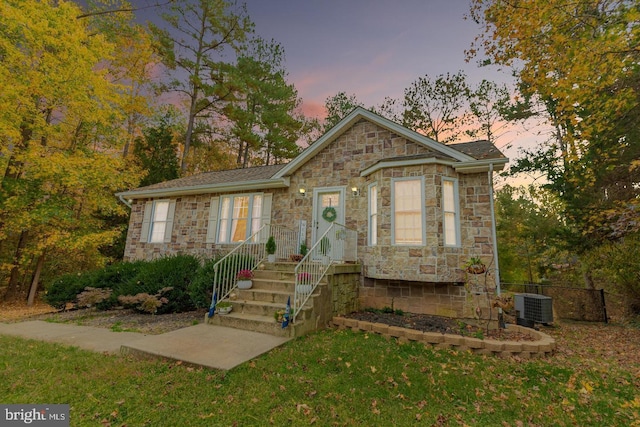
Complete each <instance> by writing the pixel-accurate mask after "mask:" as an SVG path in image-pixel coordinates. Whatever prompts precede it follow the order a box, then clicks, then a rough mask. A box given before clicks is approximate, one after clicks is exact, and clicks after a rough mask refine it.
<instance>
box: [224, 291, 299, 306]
mask: <svg viewBox="0 0 640 427" xmlns="http://www.w3.org/2000/svg"><path fill="white" fill-rule="evenodd" d="M236 294H237V298H236V300H245V301H263V302H273V303H277V304H281V305H284V304H286V303H287V299H288V298H289V297H290V296H291V297H293V292H287V291H272V290H268V289H258V288H251V289H244V290H238V291H237V293H236Z"/></svg>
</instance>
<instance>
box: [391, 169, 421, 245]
mask: <svg viewBox="0 0 640 427" xmlns="http://www.w3.org/2000/svg"><path fill="white" fill-rule="evenodd" d="M401 181H416V182H417V183H418V185H419V189H420V205H419V209H420V230H419V236H420V241H419V242H398V241H397V237H396V183H397V182H401ZM424 197H425V195H424V177H423V176H420V177H414V176H412V177H405V178H392V179H391V241H392V244H393V245H395V246H424V245H425V242H426V240H427V239H426V226H425V225H426V220H425V216H426V212H425V198H424Z"/></svg>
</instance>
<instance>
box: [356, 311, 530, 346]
mask: <svg viewBox="0 0 640 427" xmlns="http://www.w3.org/2000/svg"><path fill="white" fill-rule="evenodd" d="M344 317H346V318H350V319H357V320H362V321H365V322H371V323H382V324H385V325H389V326H397V327H399V328H407V329H415V330H418V331H422V332H437V333H442V334H451V335H463V336H471V337H478V338H491V339H497V340H501V341H505V340H509V341H533V338H531V337H530V336H529V335H527V334H522V333H519V332H515V331H509V330H508V329H507V330H505V329H500V330H498V329H491V330H489V331H487V328H486V327H479V326H474V325H472V324H469V323H466V322H465V321H462V320H458V319H452V318H449V317H441V316H432V315H429V314H415V313H404V314H396V313H391V312H382V311H357V312H353V313H351V314H348V315H345V316H344Z"/></svg>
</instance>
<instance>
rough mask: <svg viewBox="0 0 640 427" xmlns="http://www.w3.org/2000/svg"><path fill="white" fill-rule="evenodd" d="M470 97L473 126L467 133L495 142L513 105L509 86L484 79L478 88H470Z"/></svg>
mask: <svg viewBox="0 0 640 427" xmlns="http://www.w3.org/2000/svg"><path fill="white" fill-rule="evenodd" d="M468 99H469V110H470V120H471V121H470V125H471V126H472V128H471V129H470V130H467V131H466V134H467V135H469V136H470V137H472V138H478V137H484V139H486V140H487V141H491V142H495V140H496V139H497V138H498V137H499V136H500V135H496V132H497V131H498V130H499V129H500V128H501V127H502V126H504V117H505V115H506V114H507V113H508V112H509V108H510V107H512V106H511V104H510V95H509V91H508V90H507V87H506V86H505V85H498V84H497V83H494V82H491V81H489V80H484V79H483V80H482V81H481V82H480V84H479V85H478V87H477V88H475V89H469V93H468ZM501 122H503V123H502V124H501Z"/></svg>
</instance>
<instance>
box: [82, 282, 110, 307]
mask: <svg viewBox="0 0 640 427" xmlns="http://www.w3.org/2000/svg"><path fill="white" fill-rule="evenodd" d="M112 293H113V292H112V291H111V289H109V288H102V289H98V288H92V287H91V286H87V287H86V288H84V291H83V292H81V293H79V294H78V296H77V300H78V307H91V306H96V305H98V304H100V303H102V302H103V301H106V300H108V299H109V298H110V297H111V294H112Z"/></svg>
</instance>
